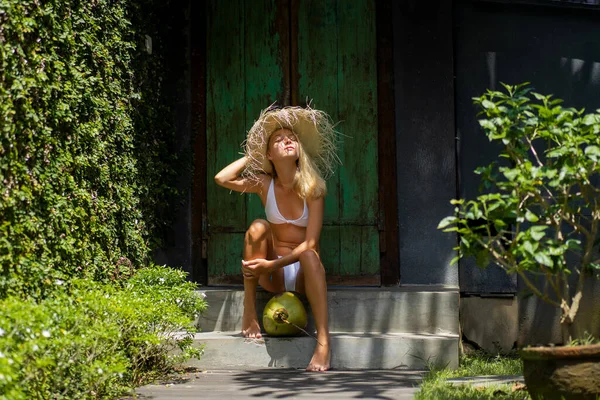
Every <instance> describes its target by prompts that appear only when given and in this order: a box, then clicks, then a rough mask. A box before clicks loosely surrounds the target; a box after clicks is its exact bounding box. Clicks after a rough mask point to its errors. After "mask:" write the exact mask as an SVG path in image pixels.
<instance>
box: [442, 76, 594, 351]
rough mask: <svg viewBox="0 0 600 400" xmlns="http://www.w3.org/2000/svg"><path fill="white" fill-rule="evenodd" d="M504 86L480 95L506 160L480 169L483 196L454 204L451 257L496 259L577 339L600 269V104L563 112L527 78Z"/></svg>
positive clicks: (486, 125)
mask: <svg viewBox="0 0 600 400" xmlns="http://www.w3.org/2000/svg"><path fill="white" fill-rule="evenodd" d="M503 86H504V88H505V92H500V91H491V90H488V91H487V92H486V93H485V94H483V95H482V96H481V97H477V98H474V102H475V104H477V105H479V106H480V107H481V109H482V111H481V113H480V114H479V115H480V116H482V118H481V119H480V120H479V124H480V125H481V127H482V128H483V131H484V132H485V134H486V135H487V137H488V138H489V140H490V141H491V142H496V143H498V144H500V145H501V148H502V150H501V151H500V153H499V159H498V160H496V161H494V162H492V163H491V164H490V165H488V166H484V167H480V168H478V169H476V171H475V172H476V173H477V174H479V175H480V176H481V184H482V185H481V187H480V192H481V194H480V195H479V196H477V198H476V199H473V200H467V199H459V200H452V204H455V205H456V208H455V213H454V215H453V216H449V217H446V218H444V219H443V220H442V221H441V222H440V224H439V226H438V228H439V229H443V230H444V231H445V232H456V233H458V236H459V238H460V241H459V244H458V246H457V247H456V248H455V250H458V255H457V257H456V258H455V259H454V260H453V262H452V263H455V262H456V261H458V259H460V258H463V257H468V256H475V258H476V260H477V264H478V265H479V266H482V267H484V266H487V265H489V264H490V262H491V263H493V264H495V265H498V266H499V267H500V268H502V269H503V270H505V271H506V272H507V273H509V274H518V275H519V276H520V278H521V279H522V281H523V282H524V284H525V285H526V287H527V289H528V291H529V292H530V293H533V294H534V295H536V296H538V297H539V298H540V299H542V300H543V301H545V302H546V303H549V304H551V305H553V306H555V307H558V308H560V310H561V314H562V316H561V320H560V322H561V329H562V333H563V340H564V343H568V342H570V341H571V340H572V338H573V333H574V332H573V329H572V324H573V322H574V320H575V317H576V315H577V311H578V309H579V305H580V304H581V301H582V296H583V291H584V283H585V281H586V279H590V278H591V277H593V276H597V275H598V272H599V271H600V258H599V256H598V254H597V252H596V251H595V250H597V247H598V229H599V228H600V186H599V185H598V183H599V181H600V174H599V173H600V165H599V161H600V135H599V133H600V113H599V112H600V110H598V111H597V112H596V113H587V114H586V113H584V110H576V109H574V108H564V107H562V106H561V103H562V100H560V99H554V98H553V97H552V95H542V94H539V93H535V92H533V91H532V88H530V87H528V83H524V84H520V85H516V86H510V85H503Z"/></svg>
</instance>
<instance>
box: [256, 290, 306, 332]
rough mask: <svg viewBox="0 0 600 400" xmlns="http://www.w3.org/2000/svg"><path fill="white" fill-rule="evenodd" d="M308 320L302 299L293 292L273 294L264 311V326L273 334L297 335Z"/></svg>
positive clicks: (266, 330)
mask: <svg viewBox="0 0 600 400" xmlns="http://www.w3.org/2000/svg"><path fill="white" fill-rule="evenodd" d="M307 322H308V318H307V316H306V310H305V309H304V305H303V304H302V301H300V299H299V298H298V297H297V296H296V295H294V294H293V293H291V292H285V293H282V294H278V295H276V296H273V298H272V299H271V300H269V302H268V303H267V305H266V306H265V309H264V311H263V327H264V328H265V332H267V334H269V335H271V336H293V335H297V334H298V333H300V331H301V330H302V329H304V328H306V324H307Z"/></svg>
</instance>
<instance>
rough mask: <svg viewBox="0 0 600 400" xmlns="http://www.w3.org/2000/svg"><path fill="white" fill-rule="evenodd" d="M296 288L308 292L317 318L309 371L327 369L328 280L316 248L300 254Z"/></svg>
mask: <svg viewBox="0 0 600 400" xmlns="http://www.w3.org/2000/svg"><path fill="white" fill-rule="evenodd" d="M296 290H297V291H298V292H300V293H303V292H304V293H306V297H307V298H308V302H309V303H310V307H311V309H312V313H313V317H314V318H315V327H316V328H317V341H318V342H319V343H317V345H316V346H315V352H314V354H313V357H312V359H311V360H310V363H309V364H308V367H307V368H306V370H307V371H327V370H328V369H329V367H330V361H331V351H330V348H329V311H328V309H327V282H326V280H325V268H323V264H321V259H320V258H319V255H318V254H317V252H316V251H314V250H307V251H305V252H304V253H302V254H300V272H299V273H298V278H297V280H296Z"/></svg>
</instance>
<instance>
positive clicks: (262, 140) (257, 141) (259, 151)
mask: <svg viewBox="0 0 600 400" xmlns="http://www.w3.org/2000/svg"><path fill="white" fill-rule="evenodd" d="M281 128H287V129H290V130H291V131H292V132H294V133H295V134H296V136H297V137H298V140H299V141H300V143H301V144H302V148H303V149H304V151H305V152H306V154H307V155H308V156H309V157H310V159H311V160H312V161H313V162H314V164H315V166H316V167H317V169H318V170H319V173H320V174H321V177H322V178H323V179H327V178H328V177H329V176H331V175H333V172H334V167H335V164H336V163H339V161H340V160H339V158H338V156H337V154H336V145H337V132H336V131H335V129H334V124H333V122H332V120H331V118H330V117H329V115H327V114H326V113H324V112H323V111H319V110H315V109H312V108H310V106H306V108H303V107H283V108H278V107H275V106H270V107H269V108H267V109H265V110H263V111H262V112H261V113H260V116H259V118H258V120H256V122H254V125H253V126H252V128H251V129H250V130H249V131H248V136H247V138H246V141H245V142H244V144H243V147H244V153H245V155H246V157H248V162H247V165H246V171H245V172H244V175H246V176H248V177H251V178H256V177H257V175H258V174H262V173H267V174H272V173H273V164H272V163H271V161H270V160H269V159H268V158H267V146H268V144H269V138H270V137H271V135H272V134H273V132H275V131H277V130H279V129H281Z"/></svg>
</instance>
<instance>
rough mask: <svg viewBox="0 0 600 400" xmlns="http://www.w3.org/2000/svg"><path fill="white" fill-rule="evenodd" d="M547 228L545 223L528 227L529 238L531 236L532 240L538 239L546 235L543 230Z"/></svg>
mask: <svg viewBox="0 0 600 400" xmlns="http://www.w3.org/2000/svg"><path fill="white" fill-rule="evenodd" d="M547 228H548V227H547V226H545V225H535V226H532V227H531V228H530V229H529V233H530V235H531V238H532V239H533V240H540V239H541V238H543V237H544V236H546V232H545V230H546V229H547Z"/></svg>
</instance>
